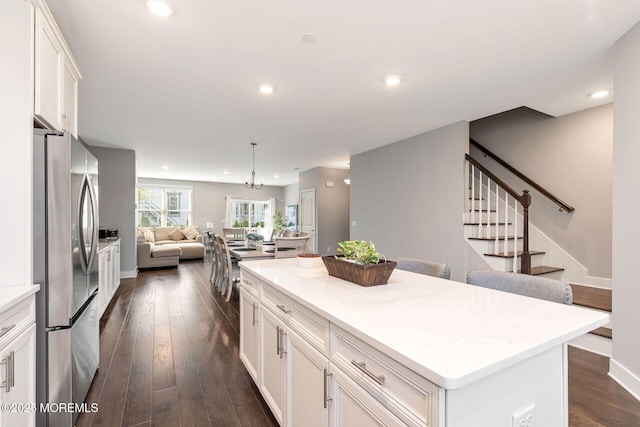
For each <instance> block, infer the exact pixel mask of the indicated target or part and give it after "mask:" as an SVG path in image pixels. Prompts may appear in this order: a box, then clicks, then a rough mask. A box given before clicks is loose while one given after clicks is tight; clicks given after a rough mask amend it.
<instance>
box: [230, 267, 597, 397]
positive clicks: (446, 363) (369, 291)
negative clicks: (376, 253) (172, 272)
mask: <svg viewBox="0 0 640 427" xmlns="http://www.w3.org/2000/svg"><path fill="white" fill-rule="evenodd" d="M240 265H241V268H244V269H247V270H249V271H252V272H253V273H254V274H257V275H258V276H260V277H262V278H263V279H264V280H265V281H266V282H268V283H269V284H271V285H273V286H274V287H275V288H276V289H277V290H279V291H281V292H283V293H284V294H286V295H288V296H290V297H291V298H293V299H295V300H297V301H299V302H300V303H302V304H303V305H305V306H307V307H308V308H310V309H312V310H313V311H315V312H317V313H318V314H320V315H322V316H324V317H326V318H327V319H328V320H329V321H330V322H332V323H334V324H335V325H337V326H339V327H341V328H343V329H345V330H346V331H348V332H350V333H352V334H353V335H355V336H357V337H358V338H360V339H362V340H363V341H365V342H367V343H369V344H371V345H373V346H375V347H377V348H378V349H380V350H381V351H383V352H384V353H385V354H387V355H389V356H390V357H392V358H394V359H396V360H397V361H399V362H400V363H402V364H403V365H405V366H407V367H408V368H410V369H412V370H413V371H415V372H417V373H418V374H420V375H421V376H423V377H425V378H426V379H428V380H429V381H431V382H433V383H435V384H437V385H438V386H440V387H443V388H446V389H455V388H460V387H464V386H466V385H468V384H471V383H473V382H475V381H477V380H479V379H481V378H484V377H486V376H488V375H491V374H493V373H495V372H498V371H501V370H503V369H505V368H507V367H508V366H511V365H513V364H516V363H518V362H520V361H522V360H525V359H527V358H529V357H531V356H533V355H536V354H538V353H541V352H543V351H544V350H547V349H550V348H552V347H554V346H557V345H559V344H562V343H564V342H567V341H569V340H571V339H573V338H575V337H578V336H580V335H582V334H585V333H587V332H589V331H591V330H593V329H596V328H598V327H600V326H602V325H604V324H606V323H607V322H608V321H609V316H608V315H606V314H603V313H600V312H594V311H591V310H587V309H583V308H580V307H575V306H569V305H564V304H558V303H552V302H548V301H543V300H538V299H533V298H528V297H523V296H520V295H515V294H510V293H506V292H499V291H495V290H491V289H486V288H482V287H478V286H472V285H467V284H465V283H459V282H454V281H450V280H444V279H438V278H435V277H431V276H425V275H421V274H416V273H411V272H407V271H402V270H398V269H395V270H394V272H393V273H392V274H391V277H390V279H389V283H388V284H387V285H380V286H373V287H362V286H358V285H356V284H353V283H350V282H346V281H344V280H340V279H337V278H335V277H330V276H329V275H328V274H327V273H324V275H323V276H322V277H320V278H317V279H303V278H298V277H297V267H296V259H295V258H290V259H279V260H260V261H248V262H242V263H240Z"/></svg>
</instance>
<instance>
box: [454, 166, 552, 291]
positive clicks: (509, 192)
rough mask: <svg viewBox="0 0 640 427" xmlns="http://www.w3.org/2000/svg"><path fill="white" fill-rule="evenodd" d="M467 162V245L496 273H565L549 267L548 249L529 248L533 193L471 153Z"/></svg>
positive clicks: (465, 225)
mask: <svg viewBox="0 0 640 427" xmlns="http://www.w3.org/2000/svg"><path fill="white" fill-rule="evenodd" d="M466 160H467V162H468V166H469V167H468V182H469V185H468V192H469V196H468V203H467V212H466V213H465V215H464V227H465V238H466V240H467V243H468V244H469V245H470V246H471V247H472V248H473V249H474V250H475V251H476V253H478V254H479V255H480V256H482V257H483V259H484V261H485V262H486V264H487V265H488V266H489V267H491V269H493V270H498V271H509V272H514V273H525V274H531V275H541V274H546V275H549V274H552V273H561V272H562V271H564V268H562V267H558V266H554V265H546V264H545V258H544V255H545V254H546V251H545V250H542V249H538V250H530V249H529V237H530V236H529V218H528V209H529V206H530V205H531V196H530V195H529V192H528V191H527V190H524V191H523V192H522V194H518V193H517V192H516V191H515V190H513V189H512V188H511V187H509V186H508V185H507V184H506V183H504V182H503V181H502V180H500V179H499V178H498V177H497V176H495V175H494V174H493V173H492V172H490V171H489V170H487V169H486V168H485V167H484V166H482V165H481V164H480V163H478V162H477V161H476V160H475V159H474V158H473V157H471V156H469V155H468V154H467V155H466ZM558 276H559V275H558V274H556V276H555V278H559V277H558Z"/></svg>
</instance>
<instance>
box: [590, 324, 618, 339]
mask: <svg viewBox="0 0 640 427" xmlns="http://www.w3.org/2000/svg"><path fill="white" fill-rule="evenodd" d="M591 333H592V334H593V335H598V336H601V337H605V338H609V339H612V338H613V330H612V329H611V328H607V327H606V326H603V327H601V328H598V329H594V330H593V331H591Z"/></svg>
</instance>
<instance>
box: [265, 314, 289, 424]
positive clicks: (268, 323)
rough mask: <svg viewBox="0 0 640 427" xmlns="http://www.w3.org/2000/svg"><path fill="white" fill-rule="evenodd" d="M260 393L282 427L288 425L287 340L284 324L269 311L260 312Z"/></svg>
mask: <svg viewBox="0 0 640 427" xmlns="http://www.w3.org/2000/svg"><path fill="white" fill-rule="evenodd" d="M259 324H260V333H261V336H262V345H261V346H260V361H261V363H260V371H259V372H260V383H259V384H260V386H259V387H260V392H261V393H262V396H263V397H264V400H265V401H266V402H267V405H269V407H270V408H271V412H273V415H274V416H275V417H276V419H277V420H278V422H279V423H280V425H281V426H284V425H287V424H286V422H285V420H284V415H285V410H286V407H285V403H286V402H285V385H286V381H287V378H286V372H287V352H288V349H287V342H288V341H287V339H286V336H285V333H284V331H283V324H282V322H280V320H279V319H278V318H277V317H276V316H274V315H273V314H271V313H270V312H269V310H265V309H261V310H260V321H259Z"/></svg>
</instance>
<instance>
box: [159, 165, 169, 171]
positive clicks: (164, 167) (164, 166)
mask: <svg viewBox="0 0 640 427" xmlns="http://www.w3.org/2000/svg"><path fill="white" fill-rule="evenodd" d="M160 169H164V170H169V166H167V165H162V166H160Z"/></svg>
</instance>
